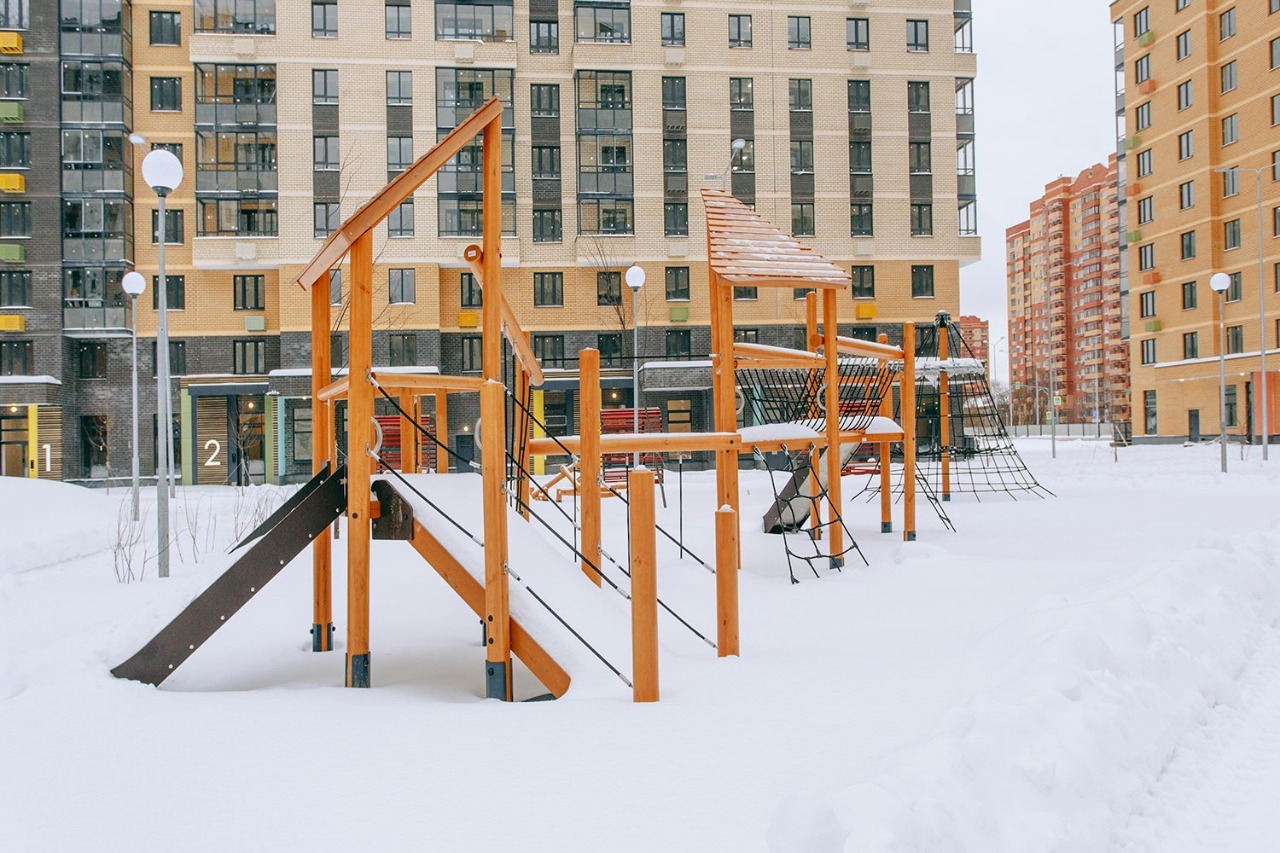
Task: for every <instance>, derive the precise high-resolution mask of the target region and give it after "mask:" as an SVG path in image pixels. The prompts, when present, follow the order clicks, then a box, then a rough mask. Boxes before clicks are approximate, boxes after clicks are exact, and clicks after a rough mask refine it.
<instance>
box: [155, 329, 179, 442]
mask: <svg viewBox="0 0 1280 853" xmlns="http://www.w3.org/2000/svg"><path fill="white" fill-rule="evenodd" d="M159 369H160V363H159V362H158V361H157V360H156V342H155V341H152V342H151V375H152V376H155V375H156V373H157V371H159ZM186 372H187V342H186V341H169V375H170V376H180V375H182V374H184V373H186ZM174 423H175V424H176V423H177V419H176V418H175V420H174ZM174 450H175V451H176V450H177V445H175V446H174Z"/></svg>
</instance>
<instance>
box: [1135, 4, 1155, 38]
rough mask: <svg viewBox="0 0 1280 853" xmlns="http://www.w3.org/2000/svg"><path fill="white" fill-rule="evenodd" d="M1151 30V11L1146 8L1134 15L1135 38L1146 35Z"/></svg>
mask: <svg viewBox="0 0 1280 853" xmlns="http://www.w3.org/2000/svg"><path fill="white" fill-rule="evenodd" d="M1150 30H1151V10H1150V9H1149V8H1148V7H1146V6H1144V7H1142V8H1141V9H1139V10H1138V11H1137V12H1135V13H1134V15H1133V36H1134V38H1137V37H1138V36H1143V35H1146V34H1147V33H1148V32H1150Z"/></svg>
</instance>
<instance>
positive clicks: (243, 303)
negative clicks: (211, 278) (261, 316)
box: [231, 275, 267, 311]
mask: <svg viewBox="0 0 1280 853" xmlns="http://www.w3.org/2000/svg"><path fill="white" fill-rule="evenodd" d="M231 289H232V292H233V293H234V294H235V310H237V311H262V310H264V309H266V307H267V288H266V277H265V276H262V275H237V276H233V277H232V279H231Z"/></svg>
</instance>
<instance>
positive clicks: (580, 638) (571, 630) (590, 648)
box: [508, 571, 635, 687]
mask: <svg viewBox="0 0 1280 853" xmlns="http://www.w3.org/2000/svg"><path fill="white" fill-rule="evenodd" d="M508 574H510V575H511V576H512V577H514V578H515V579H516V580H517V581H520V585H521V586H523V587H524V588H525V589H526V590H528V591H529V594H530V595H532V596H533V598H534V600H535V601H537V602H538V603H539V604H541V605H542V606H543V607H544V608H546V610H547V612H548V613H550V614H551V615H552V616H554V617H555V618H556V621H557V622H559V623H560V624H561V625H563V626H564V627H565V630H566V631H568V632H569V633H570V634H573V636H575V637H577V639H578V642H579V643H582V645H584V646H586V647H587V651H589V652H591V654H593V655H595V656H596V659H597V660H599V661H600V662H601V663H602V664H604V665H605V666H607V667H609V671H610V672H612V673H613V674H614V675H616V676H618V678H620V679H622V683H623V684H625V685H627V686H628V687H634V686H635V685H633V684H632V683H631V682H630V680H628V679H627V677H626V676H625V675H623V674H622V673H621V672H619V671H618V668H617V667H616V666H614V665H613V664H611V663H609V659H608V658H606V657H605V656H604V655H602V654H600V652H598V651H596V648H595V646H593V645H591V644H590V643H588V642H587V640H586V638H585V637H583V636H582V635H581V634H579V633H578V632H577V631H576V630H574V628H573V626H572V625H570V624H569V623H568V622H566V621H565V620H564V617H562V616H561V615H560V614H559V613H557V612H556V611H555V609H554V608H552V606H551V605H550V604H547V602H545V601H543V599H542V596H540V595H538V593H536V592H534V591H533V587H531V586H529V585H528V584H526V583H525V582H524V581H523V580H521V579H520V576H519V575H517V574H515V573H514V572H510V571H508Z"/></svg>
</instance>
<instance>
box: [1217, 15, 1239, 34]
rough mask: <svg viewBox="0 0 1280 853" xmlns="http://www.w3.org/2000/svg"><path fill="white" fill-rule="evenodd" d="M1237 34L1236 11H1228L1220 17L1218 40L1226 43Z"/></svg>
mask: <svg viewBox="0 0 1280 853" xmlns="http://www.w3.org/2000/svg"><path fill="white" fill-rule="evenodd" d="M1235 34H1236V10H1235V9H1234V8H1232V9H1228V10H1227V11H1225V12H1223V13H1222V14H1221V15H1219V16H1218V40H1219V41H1226V40H1227V39H1229V38H1231V37H1232V36H1233V35H1235Z"/></svg>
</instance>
